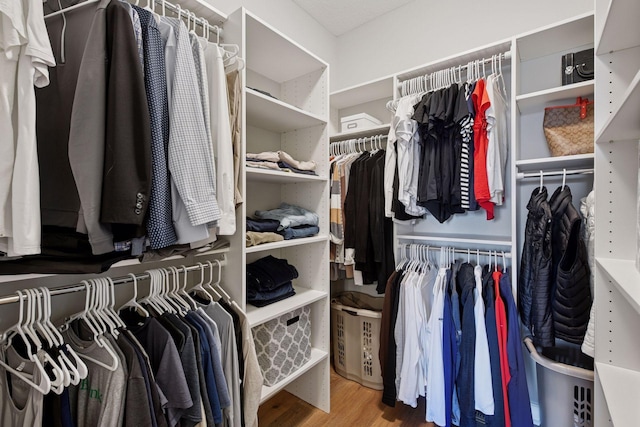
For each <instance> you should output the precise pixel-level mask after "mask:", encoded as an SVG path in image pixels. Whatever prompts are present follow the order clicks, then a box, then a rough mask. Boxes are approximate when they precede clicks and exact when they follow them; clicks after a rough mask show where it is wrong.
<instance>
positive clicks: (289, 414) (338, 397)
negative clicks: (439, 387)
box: [258, 368, 434, 427]
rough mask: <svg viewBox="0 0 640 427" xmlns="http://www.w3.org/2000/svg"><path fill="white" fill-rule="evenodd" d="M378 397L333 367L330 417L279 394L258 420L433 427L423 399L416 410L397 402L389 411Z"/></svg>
mask: <svg viewBox="0 0 640 427" xmlns="http://www.w3.org/2000/svg"><path fill="white" fill-rule="evenodd" d="M381 398H382V391H377V390H372V389H370V388H367V387H363V386H361V385H360V384H358V383H357V382H355V381H350V380H348V379H346V378H343V377H341V376H340V375H338V374H336V373H335V371H334V370H333V368H332V369H331V413H330V414H327V413H326V412H323V411H321V410H320V409H317V408H315V407H313V406H311V405H309V404H308V403H307V402H305V401H303V400H300V399H298V398H297V397H296V396H294V395H292V394H291V393H289V392H287V391H281V392H280V393H278V394H276V395H275V396H274V397H272V398H271V399H270V400H268V401H267V402H265V403H264V404H262V406H260V409H259V410H258V421H259V424H260V427H270V426H272V427H276V426H277V427H294V426H295V427H317V426H331V427H340V426H345V427H347V426H348V427H351V426H374V427H383V426H411V427H413V426H434V424H432V423H427V422H425V421H424V416H425V407H424V399H421V400H419V401H418V407H417V408H411V407H410V406H406V405H404V404H402V403H399V402H396V406H395V408H390V407H388V406H387V405H384V404H383V403H382V402H381V401H380V399H381Z"/></svg>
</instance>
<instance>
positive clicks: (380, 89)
mask: <svg viewBox="0 0 640 427" xmlns="http://www.w3.org/2000/svg"><path fill="white" fill-rule="evenodd" d="M392 93H393V76H387V77H383V78H381V79H377V80H372V81H369V82H366V83H362V84H359V85H355V86H350V87H347V88H344V89H340V90H338V91H336V92H333V93H332V94H331V108H336V109H338V110H341V109H343V108H347V107H353V106H356V105H360V104H365V103H367V102H371V101H376V100H378V99H387V98H388V99H391V98H392V96H391V94H392Z"/></svg>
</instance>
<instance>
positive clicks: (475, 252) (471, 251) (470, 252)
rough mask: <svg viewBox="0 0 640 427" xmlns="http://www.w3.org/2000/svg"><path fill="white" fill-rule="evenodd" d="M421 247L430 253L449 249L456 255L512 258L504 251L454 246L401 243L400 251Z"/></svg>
mask: <svg viewBox="0 0 640 427" xmlns="http://www.w3.org/2000/svg"><path fill="white" fill-rule="evenodd" d="M412 246H413V247H420V248H424V249H427V250H430V251H439V250H440V249H442V248H444V249H445V250H446V249H448V250H449V251H451V250H453V252H454V253H456V254H464V255H478V254H479V255H488V256H493V255H495V254H498V256H502V254H504V256H505V258H511V252H503V251H481V250H479V249H475V250H474V249H459V248H454V247H452V246H431V245H423V244H417V243H404V244H403V243H401V244H400V245H399V247H400V249H409V248H410V247H412Z"/></svg>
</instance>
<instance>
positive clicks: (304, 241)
mask: <svg viewBox="0 0 640 427" xmlns="http://www.w3.org/2000/svg"><path fill="white" fill-rule="evenodd" d="M327 240H329V237H328V236H327V235H326V234H319V235H317V236H313V237H303V238H300V239H290V240H283V241H281V242H272V243H263V244H262V245H258V246H251V247H248V248H247V251H246V252H247V253H248V254H250V253H254V252H262V251H270V250H273V249H280V248H287V247H289V246H298V245H308V244H310V243H318V242H326V241H327Z"/></svg>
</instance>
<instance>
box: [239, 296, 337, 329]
mask: <svg viewBox="0 0 640 427" xmlns="http://www.w3.org/2000/svg"><path fill="white" fill-rule="evenodd" d="M294 289H295V291H296V294H295V295H294V296H292V297H289V298H286V299H283V300H282V301H278V302H274V303H273V304H269V305H267V306H265V307H256V306H253V305H251V304H247V319H248V320H249V325H250V326H251V327H252V328H253V327H256V326H258V325H261V324H263V323H264V322H268V321H269V320H271V319H275V318H276V317H280V316H282V315H283V314H286V313H291V312H292V311H293V310H295V309H298V308H300V307H304V306H307V305H309V304H311V303H314V302H316V301H320V300H322V299H325V298H327V297H328V296H329V294H327V293H326V292H324V291H318V290H315V289H309V288H303V287H300V286H295V287H294Z"/></svg>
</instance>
